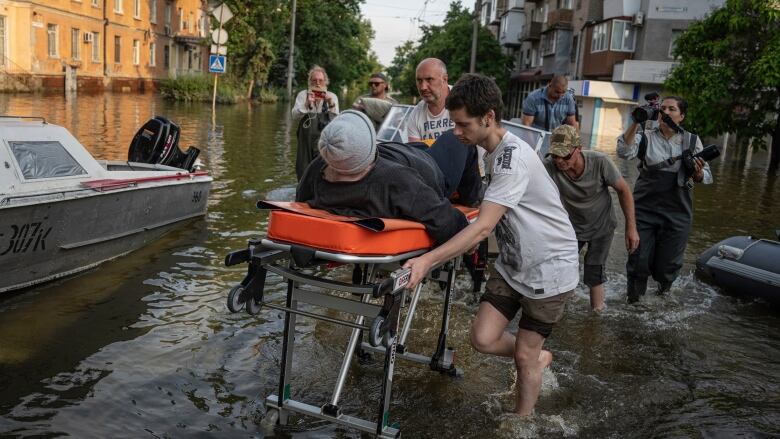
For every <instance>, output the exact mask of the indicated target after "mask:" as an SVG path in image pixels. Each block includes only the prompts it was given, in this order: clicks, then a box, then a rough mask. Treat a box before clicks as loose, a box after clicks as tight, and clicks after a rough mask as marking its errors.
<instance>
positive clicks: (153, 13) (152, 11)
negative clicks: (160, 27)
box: [149, 0, 157, 24]
mask: <svg viewBox="0 0 780 439" xmlns="http://www.w3.org/2000/svg"><path fill="white" fill-rule="evenodd" d="M149 22H150V23H152V24H157V0H149Z"/></svg>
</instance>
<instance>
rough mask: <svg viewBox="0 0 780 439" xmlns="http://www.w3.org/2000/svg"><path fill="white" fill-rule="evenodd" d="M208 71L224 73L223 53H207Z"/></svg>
mask: <svg viewBox="0 0 780 439" xmlns="http://www.w3.org/2000/svg"><path fill="white" fill-rule="evenodd" d="M209 72H211V73H225V56H224V55H216V54H211V55H209Z"/></svg>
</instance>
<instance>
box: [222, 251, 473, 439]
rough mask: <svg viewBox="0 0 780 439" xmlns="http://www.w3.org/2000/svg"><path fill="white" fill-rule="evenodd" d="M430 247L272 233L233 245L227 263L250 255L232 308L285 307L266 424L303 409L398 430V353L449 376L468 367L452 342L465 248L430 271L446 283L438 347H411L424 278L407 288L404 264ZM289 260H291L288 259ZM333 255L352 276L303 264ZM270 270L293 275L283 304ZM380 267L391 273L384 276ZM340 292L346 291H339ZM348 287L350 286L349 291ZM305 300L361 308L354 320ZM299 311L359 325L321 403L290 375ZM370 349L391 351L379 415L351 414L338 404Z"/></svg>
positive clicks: (384, 431) (391, 433) (386, 432)
mask: <svg viewBox="0 0 780 439" xmlns="http://www.w3.org/2000/svg"><path fill="white" fill-rule="evenodd" d="M426 251H427V250H415V251H411V252H406V253H402V254H395V255H375V256H359V255H351V254H343V253H337V252H332V251H324V250H318V249H314V248H311V247H307V246H303V245H297V244H290V243H284V242H275V241H273V240H271V239H252V240H250V241H249V243H248V246H247V248H246V249H242V250H238V251H234V252H232V253H230V254H229V255H228V256H227V257H226V258H225V265H227V266H231V265H236V264H239V263H243V262H247V263H248V268H247V275H246V276H245V277H244V279H243V280H242V281H241V283H240V284H238V285H236V286H235V287H233V289H231V291H230V293H229V294H228V309H230V311H231V312H238V311H240V310H241V308H244V307H245V308H246V311H247V312H248V313H249V314H252V315H255V314H257V313H258V312H259V311H260V309H261V307H262V306H266V307H268V308H272V309H276V310H280V311H284V313H285V320H284V332H283V339H282V358H281V364H280V377H279V386H278V393H277V394H276V395H269V396H268V397H267V398H266V408H267V413H266V417H265V419H264V421H263V422H264V423H265V425H266V426H269V427H270V426H275V425H286V424H287V422H288V416H289V414H290V413H298V414H303V415H308V416H311V417H314V418H318V419H322V420H326V421H329V422H332V423H337V424H341V425H345V426H348V427H352V428H355V429H357V430H360V431H363V432H367V433H371V434H374V435H375V437H379V438H398V437H399V436H400V425H399V424H398V422H394V423H391V422H390V412H389V408H390V396H391V387H392V384H393V371H394V367H395V360H396V358H400V359H403V360H407V361H411V362H416V363H421V364H427V365H428V366H429V367H430V369H431V370H433V371H438V372H440V373H444V374H447V375H450V376H459V375H461V374H462V373H461V371H460V370H458V369H457V368H456V367H455V364H454V350H453V349H452V348H450V347H448V346H447V334H448V332H449V317H450V312H451V307H452V294H453V291H454V284H455V282H454V279H455V273H456V271H457V270H458V268H459V267H460V264H461V262H462V259H461V257H460V256H459V257H457V258H454V259H452V260H450V261H447V262H445V263H443V264H441V265H440V266H438V267H435V268H434V270H432V272H431V274H430V275H429V276H428V278H429V279H432V280H434V281H436V282H439V284H440V285H441V286H442V287H443V288H444V303H443V309H442V318H441V329H440V332H439V336H438V340H437V344H436V350H435V352H434V353H433V354H432V355H431V356H430V357H428V356H425V355H421V354H416V353H411V352H408V351H407V347H406V341H407V337H408V335H409V331H410V329H411V326H412V320H413V318H414V314H415V310H416V308H417V304H418V301H419V299H420V293H421V287H422V283H421V284H419V285H418V286H417V288H415V290H414V291H413V292H411V295H410V296H407V294H408V293H409V291H408V290H406V289H405V285H407V284H408V282H409V278H410V274H411V273H410V271H409V270H408V269H403V268H400V267H401V265H402V264H403V263H404V262H405V261H406V260H407V259H409V258H412V257H415V256H419V255H421V254H423V253H425V252H426ZM283 261H287V263H286V264H283ZM332 262H336V263H343V264H353V265H354V270H353V275H352V283H346V282H341V281H336V280H331V279H325V278H322V277H318V276H314V275H311V274H306V273H304V272H303V271H302V270H303V269H305V268H307V267H312V266H316V265H321V264H325V263H332ZM269 271H270V272H272V273H275V274H277V275H279V276H281V277H282V278H284V279H285V280H286V281H287V294H286V302H285V304H284V305H279V304H275V303H270V302H268V301H266V300H264V298H263V290H264V287H265V280H266V275H267V273H268V272H269ZM380 274H383V275H385V276H384V277H383V278H381V280H380V276H379V275H380ZM334 292H336V293H338V292H340V293H342V294H341V295H336V294H333V293H334ZM343 293H349V296H345V295H344V294H343ZM407 302H408V303H407ZM302 303H305V304H308V305H314V306H316V307H319V308H321V309H330V310H335V311H340V312H343V313H346V314H350V315H353V316H354V320H345V319H340V318H335V317H329V316H326V315H324V314H320V313H316V312H311V311H307V310H302V309H301V308H300V307H299V305H300V304H302ZM402 307H406V308H407V312H406V314H405V318H404V319H403V325H402V326H401V320H402V319H401V315H402V313H401V308H402ZM298 315H303V316H306V317H310V318H314V319H317V320H321V321H326V322H330V323H335V324H339V325H343V326H347V327H351V328H352V333H351V335H350V338H349V343H348V344H347V348H346V351H345V352H344V358H343V360H342V364H341V368H340V370H339V374H338V377H337V379H336V385H335V388H334V391H333V395H332V397H331V399H330V401H329V402H327V403H325V404H323V405H322V406H320V407H317V406H315V405H311V404H306V403H304V402H301V401H295V400H293V399H292V398H291V394H292V392H291V383H290V376H291V371H292V358H293V351H294V334H295V324H296V316H298ZM399 327H400V333H399ZM364 332H366V333H367V335H368V337H367V338H368V342H366V341H363V338H364V337H363V333H364ZM370 352H374V353H379V354H383V355H384V369H383V382H382V391H381V394H380V401H379V404H378V413H377V417H376V420H375V421H371V420H366V419H360V418H358V417H355V416H350V415H347V414H344V413H342V412H341V408H340V407H339V399H340V397H341V393H342V390H343V388H344V384H345V381H346V378H347V374H348V373H349V368H350V366H351V364H352V357H353V356H355V355H356V354H357V355H358V356H362V355H367V354H368V353H370ZM279 395H281V398H280V397H279Z"/></svg>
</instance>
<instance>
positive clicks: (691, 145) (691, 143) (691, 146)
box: [688, 133, 699, 154]
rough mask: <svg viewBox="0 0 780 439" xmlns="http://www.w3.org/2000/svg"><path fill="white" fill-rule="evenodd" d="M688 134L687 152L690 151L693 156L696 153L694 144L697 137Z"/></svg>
mask: <svg viewBox="0 0 780 439" xmlns="http://www.w3.org/2000/svg"><path fill="white" fill-rule="evenodd" d="M688 134H689V137H688V150H689V151H691V154H694V153H695V152H696V143H698V142H697V140H698V139H699V136H697V135H696V134H693V133H688Z"/></svg>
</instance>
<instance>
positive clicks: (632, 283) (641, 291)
mask: <svg viewBox="0 0 780 439" xmlns="http://www.w3.org/2000/svg"><path fill="white" fill-rule="evenodd" d="M645 291H647V278H646V277H645V278H631V277H629V278H628V303H636V302H638V301H639V297H640V296H644V295H645Z"/></svg>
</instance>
